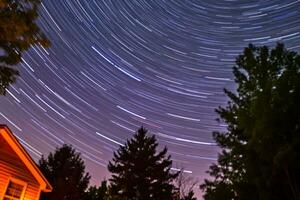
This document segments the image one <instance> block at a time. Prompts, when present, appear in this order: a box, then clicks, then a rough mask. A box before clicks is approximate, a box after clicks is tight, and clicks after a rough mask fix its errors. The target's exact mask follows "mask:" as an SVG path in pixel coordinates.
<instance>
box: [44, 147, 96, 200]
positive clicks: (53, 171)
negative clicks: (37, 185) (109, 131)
mask: <svg viewBox="0 0 300 200" xmlns="http://www.w3.org/2000/svg"><path fill="white" fill-rule="evenodd" d="M39 167H40V170H41V171H42V173H43V174H44V175H45V177H46V178H47V180H49V182H50V184H51V185H52V187H53V191H52V192H50V193H42V195H41V200H82V199H84V197H85V191H86V189H87V187H88V184H89V180H90V176H89V174H88V173H85V165H84V161H83V160H82V159H81V157H80V154H79V153H76V152H75V150H74V149H73V148H72V147H71V146H68V145H63V146H62V147H61V148H59V149H56V151H55V152H54V153H50V154H49V156H48V158H47V159H45V158H44V157H42V158H41V160H40V161H39Z"/></svg>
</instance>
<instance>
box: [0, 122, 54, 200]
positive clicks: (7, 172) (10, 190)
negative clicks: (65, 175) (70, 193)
mask: <svg viewBox="0 0 300 200" xmlns="http://www.w3.org/2000/svg"><path fill="white" fill-rule="evenodd" d="M51 190H52V187H51V185H50V184H49V182H48V181H47V180H46V178H45V177H44V176H43V174H42V173H41V172H40V170H39V169H38V167H37V165H36V164H35V162H34V161H33V160H32V158H31V157H30V155H29V154H28V153H27V152H26V150H25V149H24V148H23V147H22V145H21V144H20V143H19V141H18V140H17V138H16V137H15V136H14V135H13V134H12V132H11V131H10V129H9V128H8V127H7V126H6V125H0V200H18V199H21V200H38V199H39V198H40V193H41V192H51Z"/></svg>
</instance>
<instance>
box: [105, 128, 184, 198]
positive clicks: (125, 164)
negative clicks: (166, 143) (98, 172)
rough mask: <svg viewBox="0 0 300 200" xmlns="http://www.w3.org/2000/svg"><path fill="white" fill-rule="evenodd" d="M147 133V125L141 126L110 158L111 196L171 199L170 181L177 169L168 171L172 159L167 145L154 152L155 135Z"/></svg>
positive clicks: (172, 187) (172, 189) (172, 186)
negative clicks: (173, 171)
mask: <svg viewBox="0 0 300 200" xmlns="http://www.w3.org/2000/svg"><path fill="white" fill-rule="evenodd" d="M146 133H147V130H146V129H144V128H140V129H139V130H138V131H137V133H136V134H135V135H134V136H133V138H132V139H130V140H128V141H127V142H126V144H125V146H121V147H120V148H119V150H118V151H117V152H116V153H114V158H113V160H112V162H109V164H108V170H109V171H110V172H111V173H112V178H111V179H110V183H111V196H112V199H115V200H153V199H155V200H171V199H172V197H173V193H174V190H175V187H174V185H173V184H172V182H173V180H174V179H175V178H176V177H177V176H178V173H172V172H171V166H172V160H171V156H167V148H166V147H165V148H164V149H163V150H162V151H160V152H157V146H158V143H157V141H156V138H155V136H154V135H153V136H147V134H146Z"/></svg>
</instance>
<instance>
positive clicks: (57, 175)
mask: <svg viewBox="0 0 300 200" xmlns="http://www.w3.org/2000/svg"><path fill="white" fill-rule="evenodd" d="M157 146H158V143H157V141H156V138H155V136H154V135H150V134H147V130H146V129H144V128H140V129H139V130H138V131H137V133H136V134H135V135H134V136H133V138H131V139H130V140H128V141H127V142H126V143H125V145H124V146H120V148H119V149H118V150H117V151H116V152H115V153H114V156H113V159H112V161H110V162H109V164H108V170H109V172H111V174H112V176H111V178H110V179H109V180H108V181H106V180H103V181H102V183H101V184H100V186H98V187H97V186H90V187H89V181H90V175H89V174H88V173H86V172H85V165H84V161H83V160H82V158H81V157H80V153H77V152H75V149H73V148H72V147H71V146H69V145H63V146H62V147H61V148H58V149H56V151H55V152H54V153H50V154H49V156H48V157H47V158H44V157H42V158H41V160H40V161H39V167H40V169H41V171H42V172H43V174H44V175H45V176H46V178H47V179H48V180H49V181H50V183H51V184H52V186H53V191H52V192H51V193H45V194H42V195H41V199H42V200H60V199H61V200H62V199H64V200H153V199H155V200H196V198H195V197H194V193H193V190H192V187H193V186H194V185H195V184H193V185H189V184H190V182H189V181H186V180H188V179H187V178H186V177H185V175H184V174H183V172H174V171H172V170H171V167H172V160H171V156H170V155H168V154H167V148H166V147H165V148H164V149H163V150H161V151H158V150H157Z"/></svg>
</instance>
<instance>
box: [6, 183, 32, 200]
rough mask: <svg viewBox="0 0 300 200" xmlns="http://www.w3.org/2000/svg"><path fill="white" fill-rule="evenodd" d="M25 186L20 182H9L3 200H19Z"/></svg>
mask: <svg viewBox="0 0 300 200" xmlns="http://www.w3.org/2000/svg"><path fill="white" fill-rule="evenodd" d="M25 186H26V184H25V183H23V182H21V181H17V180H16V181H14V180H10V181H9V183H8V186H7V189H6V192H5V195H4V198H3V200H20V199H21V197H22V195H23V192H24V189H25Z"/></svg>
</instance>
